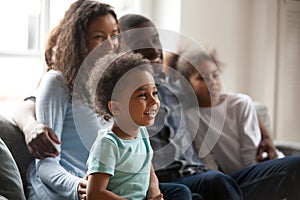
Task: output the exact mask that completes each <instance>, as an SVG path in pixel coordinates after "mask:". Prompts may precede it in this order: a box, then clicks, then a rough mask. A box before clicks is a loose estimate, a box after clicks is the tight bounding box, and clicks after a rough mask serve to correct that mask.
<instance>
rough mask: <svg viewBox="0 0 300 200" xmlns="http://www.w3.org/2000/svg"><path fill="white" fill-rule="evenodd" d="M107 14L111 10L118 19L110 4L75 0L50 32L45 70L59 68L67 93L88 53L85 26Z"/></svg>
mask: <svg viewBox="0 0 300 200" xmlns="http://www.w3.org/2000/svg"><path fill="white" fill-rule="evenodd" d="M107 14H111V15H112V16H113V17H114V18H115V20H116V22H118V21H117V16H116V14H115V12H114V10H113V8H112V7H111V6H110V5H108V4H104V3H100V2H97V1H91V0H78V1H76V2H74V3H73V4H72V5H71V6H70V8H69V9H68V10H67V11H66V12H65V15H64V17H63V19H62V20H61V21H60V23H59V25H58V26H56V27H55V28H54V29H53V30H52V32H51V33H50V36H49V38H48V41H47V43H46V50H45V60H46V64H47V71H49V70H50V69H54V70H59V71H61V72H62V74H63V77H64V79H65V82H66V85H67V88H68V90H69V95H70V97H72V92H73V87H74V82H75V78H76V75H77V73H78V70H79V68H80V66H81V63H82V62H83V61H84V59H85V57H86V56H87V55H88V53H89V52H88V49H87V39H88V37H87V36H88V35H87V30H88V27H89V25H90V24H91V22H92V21H93V20H94V19H95V18H97V17H99V16H105V15H107Z"/></svg>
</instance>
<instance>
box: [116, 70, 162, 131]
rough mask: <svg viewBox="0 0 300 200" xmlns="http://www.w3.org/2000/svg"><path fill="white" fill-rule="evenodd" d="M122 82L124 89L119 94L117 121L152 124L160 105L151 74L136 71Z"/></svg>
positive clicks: (134, 124) (124, 124)
mask: <svg viewBox="0 0 300 200" xmlns="http://www.w3.org/2000/svg"><path fill="white" fill-rule="evenodd" d="M138 83H140V84H138ZM124 84H126V89H125V90H124V91H122V94H121V96H120V101H119V102H120V115H119V116H118V119H117V120H118V122H119V123H120V122H122V124H123V126H128V125H130V124H131V125H133V126H150V125H153V123H154V120H155V116H156V114H157V112H158V109H159V107H160V101H159V99H158V94H157V88H156V85H155V81H154V78H153V76H152V75H151V74H150V73H149V72H147V71H136V72H133V73H132V74H130V75H129V76H128V79H127V80H126V81H125V82H124ZM119 125H120V126H121V124H119ZM121 128H122V127H121ZM125 128H126V127H125Z"/></svg>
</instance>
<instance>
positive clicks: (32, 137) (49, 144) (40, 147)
mask: <svg viewBox="0 0 300 200" xmlns="http://www.w3.org/2000/svg"><path fill="white" fill-rule="evenodd" d="M24 134H25V142H26V145H27V148H28V150H29V152H30V154H31V155H32V156H33V157H35V158H38V159H44V158H45V157H53V158H54V157H56V156H58V155H59V152H58V150H57V148H56V147H55V145H54V143H56V144H60V143H61V142H60V141H59V139H58V138H57V136H56V135H55V133H54V131H53V130H52V129H51V128H49V127H47V126H46V125H44V124H42V123H39V122H37V121H33V122H31V123H30V124H29V125H27V126H26V127H24ZM53 142H54V143H53Z"/></svg>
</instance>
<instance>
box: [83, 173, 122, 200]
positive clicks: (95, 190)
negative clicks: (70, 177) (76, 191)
mask: <svg viewBox="0 0 300 200" xmlns="http://www.w3.org/2000/svg"><path fill="white" fill-rule="evenodd" d="M109 178H110V175H109V174H105V173H93V174H90V175H89V177H88V184H87V199H88V200H98V199H107V200H124V198H122V197H120V196H118V195H116V194H114V193H112V192H110V191H109V190H107V189H106V188H107V185H108V182H109Z"/></svg>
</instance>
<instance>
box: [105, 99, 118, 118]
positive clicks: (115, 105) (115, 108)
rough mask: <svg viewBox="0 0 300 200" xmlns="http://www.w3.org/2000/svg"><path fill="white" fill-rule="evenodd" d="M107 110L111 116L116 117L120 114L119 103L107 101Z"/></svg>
mask: <svg viewBox="0 0 300 200" xmlns="http://www.w3.org/2000/svg"><path fill="white" fill-rule="evenodd" d="M108 109H109V111H110V112H111V114H113V115H118V114H119V113H120V106H119V103H118V102H116V101H109V102H108Z"/></svg>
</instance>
